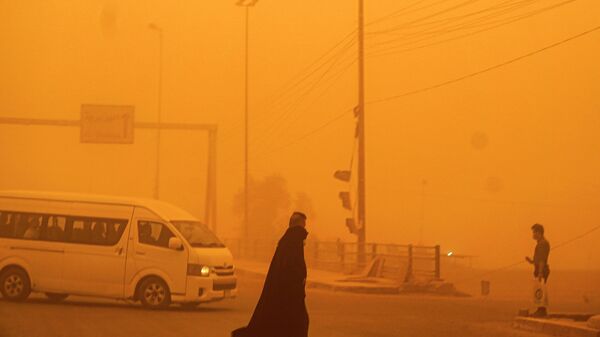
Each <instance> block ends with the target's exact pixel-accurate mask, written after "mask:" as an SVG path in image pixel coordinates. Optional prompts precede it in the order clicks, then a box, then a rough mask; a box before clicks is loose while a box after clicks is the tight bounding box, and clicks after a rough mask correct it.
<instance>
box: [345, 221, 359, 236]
mask: <svg viewBox="0 0 600 337" xmlns="http://www.w3.org/2000/svg"><path fill="white" fill-rule="evenodd" d="M346 227H348V230H349V231H350V233H351V234H358V230H357V228H356V223H355V222H354V219H352V218H346Z"/></svg>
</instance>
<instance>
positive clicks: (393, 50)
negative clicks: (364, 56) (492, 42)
mask: <svg viewBox="0 0 600 337" xmlns="http://www.w3.org/2000/svg"><path fill="white" fill-rule="evenodd" d="M574 1H577V0H566V1H563V2H561V3H558V4H555V5H552V6H548V7H544V8H541V9H538V10H535V11H530V12H527V13H523V14H520V15H515V16H512V17H508V18H504V19H499V20H496V21H491V22H487V23H480V24H478V25H471V26H467V25H463V26H462V27H461V26H457V27H455V28H453V29H451V30H445V31H438V32H441V33H442V34H439V35H440V36H441V35H445V34H448V33H451V32H454V31H458V30H463V29H471V28H476V27H477V26H482V25H483V26H485V25H488V26H487V27H485V28H482V29H479V30H476V31H472V32H469V33H466V34H462V35H458V36H454V37H451V38H447V39H443V40H438V41H435V42H432V43H426V44H422V45H419V46H415V47H408V48H402V47H405V46H410V45H414V44H417V43H419V42H423V41H427V40H431V39H434V38H436V36H433V37H425V38H421V39H418V40H413V41H411V42H406V43H402V44H398V45H396V46H390V47H388V48H385V49H382V50H379V51H377V52H373V53H370V54H369V56H370V57H380V56H387V55H396V54H400V53H404V52H409V51H414V50H418V49H423V48H426V47H431V46H435V45H439V44H442V43H446V42H450V41H455V40H458V39H462V38H465V37H469V36H473V35H477V34H479V33H483V32H486V31H489V30H492V29H496V28H500V27H503V26H506V25H509V24H511V23H514V22H517V21H521V20H524V19H527V18H530V17H532V16H535V15H539V14H542V13H544V12H547V11H550V10H552V9H555V8H558V7H561V6H564V5H566V4H569V3H571V2H574ZM490 24H491V26H490ZM429 34H432V33H429Z"/></svg>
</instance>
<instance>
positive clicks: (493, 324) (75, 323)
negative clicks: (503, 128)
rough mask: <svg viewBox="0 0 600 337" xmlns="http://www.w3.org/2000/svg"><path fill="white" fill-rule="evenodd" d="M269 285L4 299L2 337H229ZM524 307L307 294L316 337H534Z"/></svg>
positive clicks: (247, 281) (246, 282) (252, 281)
mask: <svg viewBox="0 0 600 337" xmlns="http://www.w3.org/2000/svg"><path fill="white" fill-rule="evenodd" d="M261 286H262V281H261V280H260V279H257V278H254V277H242V278H241V279H240V296H239V297H238V298H237V299H235V300H228V301H225V302H219V303H213V304H206V305H203V306H200V307H199V308H197V309H194V310H183V309H181V308H179V307H173V308H171V309H169V310H165V311H148V310H144V309H142V308H141V307H139V306H137V305H129V304H122V303H115V302H110V301H102V302H101V301H92V300H89V299H85V298H75V299H69V300H68V301H66V302H64V303H61V304H52V303H48V302H47V301H45V300H44V299H43V298H41V297H37V298H33V299H31V300H29V301H27V302H25V303H9V302H5V301H0V337H95V336H108V337H138V336H140V337H141V336H152V337H163V336H177V337H188V336H194V337H213V336H214V337H219V336H223V337H228V336H229V331H231V330H232V329H234V328H237V327H239V326H241V325H244V324H245V323H246V322H247V320H248V319H249V316H250V314H251V312H252V310H253V308H254V305H255V302H256V300H257V297H258V295H259V293H260V289H261ZM523 304H524V303H516V302H514V301H489V300H487V301H486V300H481V299H461V298H453V299H448V298H436V297H419V296H382V295H356V294H346V293H331V292H327V291H323V290H309V291H308V293H307V306H308V309H309V312H310V315H311V327H310V335H311V336H312V337H359V336H360V337H398V336H408V337H419V336H423V337H436V336H443V337H452V336H460V337H468V336H474V337H475V336H477V337H481V336H486V337H494V336H498V337H500V336H503V337H505V336H517V337H530V336H534V335H532V334H527V333H523V332H519V331H515V330H513V329H512V328H511V327H510V321H511V319H512V316H513V314H514V313H515V312H516V310H517V308H519V306H522V305H523ZM569 309H571V308H569Z"/></svg>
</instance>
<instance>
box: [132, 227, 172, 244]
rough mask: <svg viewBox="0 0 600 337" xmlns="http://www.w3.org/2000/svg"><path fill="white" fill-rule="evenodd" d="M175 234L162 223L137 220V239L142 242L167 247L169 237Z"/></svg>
mask: <svg viewBox="0 0 600 337" xmlns="http://www.w3.org/2000/svg"><path fill="white" fill-rule="evenodd" d="M174 236H175V235H174V234H173V232H171V230H170V229H169V228H167V227H166V226H165V225H164V224H161V223H159V222H152V221H138V241H139V242H140V243H143V244H147V245H152V246H158V247H165V248H168V247H169V239H170V238H172V237H174Z"/></svg>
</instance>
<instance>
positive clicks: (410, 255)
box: [224, 239, 441, 282]
mask: <svg viewBox="0 0 600 337" xmlns="http://www.w3.org/2000/svg"><path fill="white" fill-rule="evenodd" d="M224 241H225V244H226V245H227V247H229V249H230V250H231V252H232V254H233V256H234V257H235V258H241V259H247V260H255V261H262V262H269V261H270V260H271V258H272V256H273V253H274V252H275V248H276V246H277V240H267V239H250V240H242V239H226V240H224ZM304 255H305V259H306V264H307V266H308V267H309V268H313V269H317V270H327V271H333V272H339V273H344V274H357V273H360V272H362V271H364V270H365V267H366V266H367V265H368V264H369V262H370V261H372V260H374V259H375V258H382V259H383V267H382V268H380V270H379V272H378V275H376V276H377V277H383V278H389V279H396V280H399V281H401V282H409V281H421V280H422V281H431V280H439V279H440V278H441V272H440V246H439V245H438V246H419V245H410V244H409V245H399V244H382V243H367V244H366V246H365V255H366V258H365V260H366V261H367V262H366V263H361V262H360V260H359V249H358V244H357V243H353V242H341V241H338V242H336V241H308V242H307V243H306V246H305V249H304Z"/></svg>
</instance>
